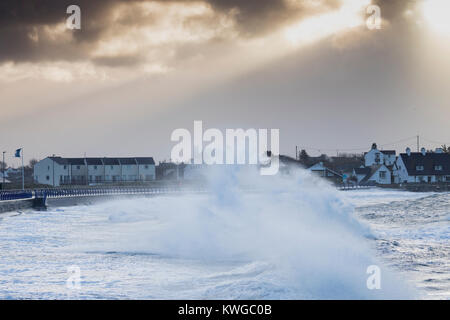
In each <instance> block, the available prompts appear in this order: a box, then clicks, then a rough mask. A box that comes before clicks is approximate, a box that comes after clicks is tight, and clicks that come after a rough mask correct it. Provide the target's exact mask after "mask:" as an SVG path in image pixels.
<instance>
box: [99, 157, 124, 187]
mask: <svg viewBox="0 0 450 320" xmlns="http://www.w3.org/2000/svg"><path fill="white" fill-rule="evenodd" d="M103 165H104V166H105V182H119V181H120V180H121V176H122V173H121V165H120V162H119V159H117V158H103Z"/></svg>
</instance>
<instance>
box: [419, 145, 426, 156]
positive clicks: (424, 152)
mask: <svg viewBox="0 0 450 320" xmlns="http://www.w3.org/2000/svg"><path fill="white" fill-rule="evenodd" d="M420 152H421V153H422V155H423V156H425V155H426V154H427V150H426V149H425V148H424V147H422V149H420Z"/></svg>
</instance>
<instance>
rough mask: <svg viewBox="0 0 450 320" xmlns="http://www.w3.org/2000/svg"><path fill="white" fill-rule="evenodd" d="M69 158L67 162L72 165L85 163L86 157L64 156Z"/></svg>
mask: <svg viewBox="0 0 450 320" xmlns="http://www.w3.org/2000/svg"><path fill="white" fill-rule="evenodd" d="M63 159H65V160H67V163H68V164H70V165H72V166H73V165H78V166H79V165H84V164H85V163H84V158H63Z"/></svg>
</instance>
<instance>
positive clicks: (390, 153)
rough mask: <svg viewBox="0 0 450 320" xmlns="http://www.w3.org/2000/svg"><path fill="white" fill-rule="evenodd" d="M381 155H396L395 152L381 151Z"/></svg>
mask: <svg viewBox="0 0 450 320" xmlns="http://www.w3.org/2000/svg"><path fill="white" fill-rule="evenodd" d="M381 153H383V154H389V155H395V150H381Z"/></svg>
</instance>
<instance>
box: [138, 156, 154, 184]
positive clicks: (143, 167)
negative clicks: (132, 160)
mask: <svg viewBox="0 0 450 320" xmlns="http://www.w3.org/2000/svg"><path fill="white" fill-rule="evenodd" d="M136 163H137V165H138V167H137V169H138V177H139V181H152V180H155V179H156V168H155V161H154V160H153V158H151V157H139V158H136Z"/></svg>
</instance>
